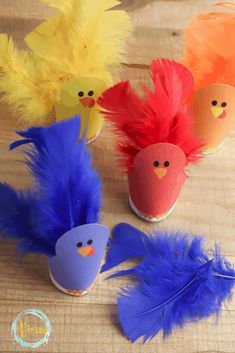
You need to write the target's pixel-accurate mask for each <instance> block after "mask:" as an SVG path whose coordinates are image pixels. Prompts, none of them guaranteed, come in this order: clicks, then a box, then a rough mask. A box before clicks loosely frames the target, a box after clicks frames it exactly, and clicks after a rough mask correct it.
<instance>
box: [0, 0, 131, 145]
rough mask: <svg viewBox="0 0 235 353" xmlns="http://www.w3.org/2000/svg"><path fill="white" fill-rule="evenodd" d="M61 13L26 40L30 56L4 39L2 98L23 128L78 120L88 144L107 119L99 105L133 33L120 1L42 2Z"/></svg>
mask: <svg viewBox="0 0 235 353" xmlns="http://www.w3.org/2000/svg"><path fill="white" fill-rule="evenodd" d="M41 1H42V2H44V3H46V4H47V5H49V6H50V7H53V8H55V9H56V10H57V13H56V14H55V15H54V16H52V17H49V18H48V19H46V20H45V21H43V22H42V23H41V24H40V25H39V26H38V27H36V28H35V29H34V30H33V31H32V32H31V33H29V34H28V35H27V36H26V37H25V42H26V44H27V46H28V48H29V49H30V50H28V51H26V50H21V51H20V50H18V49H17V48H16V46H15V45H14V42H13V40H12V39H11V38H9V37H8V36H7V35H6V34H0V93H1V100H2V101H4V102H6V103H7V104H9V105H10V106H11V107H12V109H13V112H14V114H16V115H17V116H18V117H19V118H20V120H21V121H22V122H23V123H24V125H25V126H31V125H34V124H47V122H48V116H50V114H51V112H52V111H53V110H55V114H56V120H63V119H66V118H69V117H71V116H74V115H76V114H79V115H80V116H81V122H82V129H81V134H83V133H84V131H85V129H87V139H88V141H91V140H93V139H94V138H95V137H96V136H97V135H98V133H99V131H100V129H101V126H102V121H103V118H102V116H101V115H100V114H99V107H98V105H97V103H96V100H97V99H98V97H99V96H100V95H101V94H102V93H103V91H104V90H105V89H106V88H107V87H108V86H110V85H111V84H112V76H111V73H110V71H111V69H113V68H116V67H118V66H119V63H120V60H121V57H122V52H123V43H124V42H125V41H124V39H125V37H126V36H127V35H128V33H129V32H130V31H131V29H132V25H131V21H130V18H129V16H128V15H127V13H126V12H125V11H122V10H118V9H113V8H114V7H116V6H117V5H119V4H120V1H118V0H95V1H94V0H41Z"/></svg>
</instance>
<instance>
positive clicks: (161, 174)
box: [154, 168, 167, 179]
mask: <svg viewBox="0 0 235 353" xmlns="http://www.w3.org/2000/svg"><path fill="white" fill-rule="evenodd" d="M154 173H155V174H156V176H157V177H158V179H162V178H163V177H164V176H165V175H166V174H167V169H166V168H156V169H154Z"/></svg>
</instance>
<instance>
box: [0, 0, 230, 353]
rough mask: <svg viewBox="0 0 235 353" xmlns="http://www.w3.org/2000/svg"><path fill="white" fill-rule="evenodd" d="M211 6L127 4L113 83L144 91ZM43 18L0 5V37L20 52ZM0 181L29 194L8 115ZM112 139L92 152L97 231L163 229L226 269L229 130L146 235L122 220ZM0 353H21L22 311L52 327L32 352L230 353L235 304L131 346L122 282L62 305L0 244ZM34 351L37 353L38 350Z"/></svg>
mask: <svg viewBox="0 0 235 353" xmlns="http://www.w3.org/2000/svg"><path fill="white" fill-rule="evenodd" d="M213 2H214V1H212V0H211V1H209V0H181V1H180V0H174V1H168V0H162V1H154V0H125V1H123V4H122V7H123V8H125V9H126V10H127V11H128V12H129V13H130V14H131V16H132V18H133V20H134V23H135V25H136V30H135V33H134V34H133V36H132V38H130V39H129V46H128V52H127V54H126V57H125V60H124V65H123V68H122V71H121V73H120V78H121V79H127V78H128V79H130V80H131V81H132V83H133V84H134V85H136V86H137V85H138V82H139V81H140V80H141V81H143V82H145V83H147V82H149V76H148V65H149V63H150V62H151V60H152V59H153V58H155V57H163V56H167V57H170V58H178V57H180V56H181V55H182V39H183V36H182V28H183V27H184V26H185V24H186V23H187V22H188V21H189V20H190V18H191V17H192V16H193V15H194V14H196V13H198V12H199V11H207V10H210V9H211V10H213V8H212V6H211V5H212V4H213ZM50 13H52V11H51V10H48V8H47V7H46V6H45V5H44V4H41V3H40V2H38V1H36V0H18V1H15V0H0V32H7V33H9V34H11V35H12V36H13V37H14V39H15V40H16V41H17V43H18V45H19V46H20V47H23V46H24V43H23V36H24V35H25V34H26V33H27V32H28V31H30V30H31V29H32V28H33V27H34V26H35V25H36V24H37V23H39V21H40V20H41V19H42V18H44V17H45V16H49V14H50ZM0 109H1V110H0V175H1V180H5V181H7V182H9V183H11V184H13V185H14V186H16V187H27V186H29V185H30V184H31V177H30V176H29V174H28V171H27V169H26V167H25V166H24V165H23V164H22V163H17V162H16V161H17V160H19V159H20V156H19V154H18V153H17V152H9V151H8V144H9V143H10V142H12V141H14V139H15V134H14V133H13V131H14V130H15V129H16V128H19V127H20V126H17V124H16V121H15V120H14V117H13V116H12V115H11V114H10V112H9V111H8V109H7V107H6V106H4V105H1V107H0ZM113 145H114V138H113V134H112V131H111V129H110V126H109V125H108V124H106V125H105V127H104V129H103V131H102V134H101V136H100V138H99V139H98V140H97V141H96V142H95V143H94V144H92V145H91V146H90V149H91V151H92V153H93V155H94V160H95V165H96V166H97V167H98V169H99V171H100V173H101V176H102V180H103V183H104V204H103V209H102V218H103V223H104V224H106V225H108V226H109V227H110V228H112V227H113V226H114V225H115V224H116V223H118V222H120V221H126V222H129V223H131V224H133V225H135V226H137V227H139V228H140V229H142V230H144V231H152V230H153V229H154V228H156V229H157V228H159V227H161V226H164V227H169V228H170V229H177V228H181V229H185V230H191V231H192V232H196V233H199V234H204V235H205V236H206V239H207V246H208V248H210V247H211V246H212V245H213V243H214V241H215V240H216V241H217V242H218V243H219V244H220V245H221V248H222V251H223V253H224V254H225V255H227V256H228V257H229V260H231V261H232V262H234V263H235V253H234V250H235V236H234V228H235V219H234V211H235V177H234V175H235V156H234V150H235V130H233V131H232V132H231V133H230V135H229V136H228V138H227V139H226V141H225V142H224V144H223V146H222V148H221V149H220V150H219V151H218V152H216V153H215V154H214V155H212V156H208V157H206V158H205V159H204V160H203V161H202V163H201V164H200V165H198V166H197V167H193V168H190V170H189V173H190V175H191V178H190V179H189V180H188V181H187V183H186V184H185V187H184V189H183V191H182V193H181V196H180V199H179V202H178V204H177V207H176V209H175V210H174V213H173V214H172V216H171V217H169V218H167V219H166V220H165V221H164V223H161V224H160V225H155V226H153V225H152V224H148V223H145V222H143V221H141V220H139V219H138V218H136V217H135V215H134V214H133V213H132V212H131V211H130V209H129V206H128V193H127V191H128V189H127V181H126V177H125V176H124V175H123V174H122V173H121V171H120V170H118V169H117V168H116V166H115V159H116V156H115V153H114V151H113ZM0 278H1V281H0V313H1V320H0V352H3V353H10V352H18V351H20V352H29V351H30V350H23V349H22V348H20V347H19V346H18V345H16V344H15V343H14V341H13V339H12V338H11V332H10V331H11V330H10V326H11V323H12V321H13V320H14V318H15V317H16V315H17V314H18V313H19V312H20V311H22V310H24V309H28V308H37V309H40V310H42V311H44V312H45V313H46V314H47V315H48V317H49V318H50V320H51V324H52V335H51V338H50V339H49V342H48V344H47V345H44V346H42V347H41V348H40V349H38V351H40V352H48V353H52V352H56V353H65V352H70V353H100V352H102V353H106V352H107V353H131V352H133V353H139V352H142V353H145V352H146V353H147V352H148V353H152V352H159V353H162V352H167V353H171V352H172V353H173V352H174V353H199V352H200V353H202V352H203V353H234V352H235V301H234V300H233V301H232V302H231V303H229V304H228V305H227V307H224V308H223V310H222V313H221V318H220V321H219V323H218V325H216V323H215V318H210V319H208V320H204V321H200V322H198V323H195V324H189V325H187V326H186V327H185V328H184V329H183V330H176V332H175V334H173V335H172V336H171V337H170V338H169V339H167V340H165V341H163V340H162V337H161V335H159V336H158V337H157V338H156V339H154V340H153V341H152V342H151V343H148V344H146V345H145V346H143V345H142V344H141V342H138V343H136V344H131V343H130V342H128V340H127V339H126V338H125V337H124V335H123V334H122V333H121V332H120V330H119V328H118V320H117V313H116V305H115V302H116V295H117V291H118V288H119V287H120V286H123V285H125V284H126V283H127V281H126V280H124V279H116V280H113V281H112V282H109V281H104V278H105V276H104V275H100V276H99V277H98V279H97V282H96V285H95V287H94V289H93V290H92V292H91V293H90V294H89V295H87V296H85V297H83V298H81V299H77V298H73V297H70V296H66V295H64V294H62V293H60V292H59V291H57V290H56V289H55V288H54V287H53V285H52V284H51V282H50V279H49V275H48V269H47V259H46V258H44V257H40V256H36V255H31V256H29V257H26V258H23V259H18V258H17V257H16V256H15V253H14V242H10V243H8V242H6V241H4V240H1V241H0ZM36 351H37V350H36Z"/></svg>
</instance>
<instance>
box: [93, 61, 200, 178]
mask: <svg viewBox="0 0 235 353" xmlns="http://www.w3.org/2000/svg"><path fill="white" fill-rule="evenodd" d="M151 77H152V80H153V83H154V90H153V91H151V90H150V89H149V88H147V87H145V88H143V90H144V98H141V97H140V96H138V95H137V94H136V93H135V92H134V90H133V89H132V87H131V85H130V82H129V81H126V82H121V83H119V84H117V85H116V86H114V87H112V88H110V89H108V90H107V91H105V92H104V93H103V95H102V97H100V98H99V100H98V104H99V105H100V106H101V107H102V108H104V109H105V110H104V111H102V113H103V114H104V116H105V117H106V118H107V119H108V120H110V121H111V122H112V123H113V124H114V128H115V131H116V133H117V135H118V137H119V139H118V150H119V151H120V152H121V153H122V154H123V158H122V163H124V166H125V167H126V169H127V171H128V172H129V171H130V170H131V169H132V166H133V161H134V158H135V156H136V154H137V153H138V152H139V151H140V150H142V149H144V148H145V147H147V146H150V145H152V144H156V143H161V142H168V143H172V144H175V145H177V146H178V147H180V148H181V149H182V150H183V151H184V153H185V156H186V159H187V162H188V163H197V162H198V160H199V159H200V147H201V143H200V141H199V140H198V139H197V138H196V137H195V136H194V134H193V132H192V117H191V116H190V113H189V110H188V107H187V105H186V103H184V102H183V101H184V100H185V99H186V98H187V97H188V96H189V95H190V93H191V91H192V89H193V79H192V75H191V74H190V72H189V71H188V70H187V69H186V68H185V67H184V66H183V65H181V64H178V63H176V62H174V61H170V60H166V59H163V60H156V61H153V62H152V65H151Z"/></svg>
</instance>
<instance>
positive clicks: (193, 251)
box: [104, 224, 235, 342]
mask: <svg viewBox="0 0 235 353" xmlns="http://www.w3.org/2000/svg"><path fill="white" fill-rule="evenodd" d="M117 228H119V229H122V230H123V231H125V228H126V229H128V230H129V228H130V226H129V225H127V224H122V225H121V226H120V225H118V226H117ZM132 232H134V229H133V228H132ZM145 237H146V238H148V240H147V241H145V242H144V243H145V249H146V253H145V255H144V256H142V259H141V260H140V262H139V263H138V264H137V265H136V266H135V267H133V268H131V269H129V270H127V271H125V270H122V271H118V272H117V273H115V274H114V275H113V276H111V277H115V276H122V275H126V274H128V275H130V274H131V275H133V277H134V279H135V283H136V286H135V287H132V288H128V289H124V290H123V291H122V293H121V294H120V296H119V298H118V312H119V321H120V324H121V326H122V329H123V331H124V333H125V334H126V336H127V337H128V338H129V339H130V340H131V341H132V342H134V341H136V340H137V339H138V338H140V337H142V336H143V337H144V342H145V341H148V340H151V339H152V338H153V337H154V336H155V335H157V334H158V333H159V332H160V331H161V330H162V331H163V333H164V336H167V335H169V334H171V332H172V330H173V328H174V327H183V326H184V325H185V324H186V323H187V322H188V321H197V320H199V319H203V318H206V317H209V316H210V315H211V314H216V315H219V313H220V310H221V306H222V303H223V302H224V301H225V300H229V299H231V296H232V289H233V286H234V284H235V270H234V268H233V267H232V265H231V264H230V263H229V262H228V261H227V260H226V259H225V258H224V257H223V256H222V255H220V252H219V249H218V247H217V246H216V247H215V249H214V251H213V252H212V257H211V258H210V257H209V256H208V255H207V254H206V252H205V250H204V249H203V238H202V237H199V236H195V237H193V238H191V236H190V234H188V233H183V232H180V231H178V232H172V233H170V232H167V231H158V232H156V233H155V234H153V235H145ZM145 237H144V236H143V234H141V233H140V232H139V230H137V229H136V238H139V240H140V239H142V240H143V239H144V238H145ZM128 239H129V238H128ZM122 243H123V241H122V239H121V240H120V242H119V232H117V231H116V229H114V240H111V243H110V249H109V253H108V255H107V260H106V264H105V265H104V266H105V268H108V269H109V268H111V267H114V266H116V264H118V263H120V262H121V261H124V260H122V259H124V258H125V253H126V252H127V255H128V256H127V258H130V257H131V256H129V255H130V253H129V251H130V249H131V248H134V244H133V241H132V240H131V241H130V242H129V247H128V240H127V241H126V243H125V246H122ZM117 244H118V245H120V246H119V251H122V252H123V253H124V255H121V261H119V262H118V261H116V262H113V258H115V256H116V252H117V251H116V249H117ZM146 244H148V245H147V246H146ZM126 249H127V250H126ZM137 249H139V242H138V241H137ZM137 252H138V251H137ZM132 255H133V256H135V249H133V250H132Z"/></svg>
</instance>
